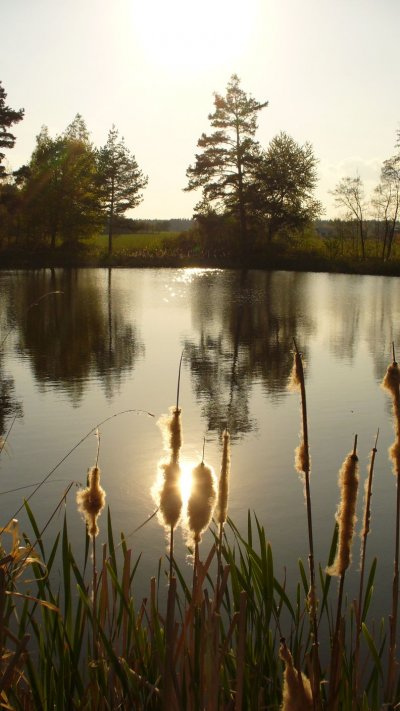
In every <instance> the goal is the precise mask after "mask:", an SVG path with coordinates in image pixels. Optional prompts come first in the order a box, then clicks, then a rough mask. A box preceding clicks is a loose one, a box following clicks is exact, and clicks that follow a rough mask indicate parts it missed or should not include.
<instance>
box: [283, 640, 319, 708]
mask: <svg viewBox="0 0 400 711" xmlns="http://www.w3.org/2000/svg"><path fill="white" fill-rule="evenodd" d="M279 656H280V658H281V659H282V660H283V662H284V663H285V671H284V673H283V691H282V706H281V709H282V711H311V710H312V709H313V699H312V691H311V684H310V680H309V679H307V677H306V676H305V675H304V674H303V673H302V672H299V671H297V669H295V666H294V664H293V657H292V655H291V653H290V650H289V649H288V647H287V646H286V641H285V640H284V639H283V638H282V639H281V644H280V647H279Z"/></svg>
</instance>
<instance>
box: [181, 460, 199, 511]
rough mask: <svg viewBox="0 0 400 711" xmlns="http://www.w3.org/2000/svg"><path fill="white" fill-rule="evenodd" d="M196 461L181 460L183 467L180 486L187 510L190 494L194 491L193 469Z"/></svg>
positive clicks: (184, 507) (184, 506) (183, 502)
mask: <svg viewBox="0 0 400 711" xmlns="http://www.w3.org/2000/svg"><path fill="white" fill-rule="evenodd" d="M194 466H195V465H194V463H193V462H191V461H189V460H185V459H182V461H181V462H180V467H181V479H180V488H181V496H182V504H183V507H182V508H183V510H184V511H186V508H187V502H188V501H189V496H190V494H191V491H192V483H193V482H192V471H193V469H194Z"/></svg>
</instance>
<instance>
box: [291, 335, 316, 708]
mask: <svg viewBox="0 0 400 711" xmlns="http://www.w3.org/2000/svg"><path fill="white" fill-rule="evenodd" d="M293 343H294V347H295V358H296V371H297V375H298V379H299V385H300V395H301V413H302V424H303V445H304V452H305V457H304V484H305V495H306V508H307V528H308V545H309V556H308V562H309V569H310V593H311V594H310V603H311V610H310V616H311V628H312V636H313V640H314V641H313V675H312V683H313V705H314V709H315V710H316V711H318V710H319V709H320V708H321V693H320V679H321V671H320V662H319V651H318V648H319V642H318V622H317V603H316V595H315V564H314V539H313V525H312V510H311V490H310V456H309V441H308V419H307V400H306V387H305V380H304V370H303V362H302V359H301V355H300V353H299V350H298V348H297V344H296V341H295V340H294V339H293Z"/></svg>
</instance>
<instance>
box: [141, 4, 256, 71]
mask: <svg viewBox="0 0 400 711" xmlns="http://www.w3.org/2000/svg"><path fill="white" fill-rule="evenodd" d="M254 7H255V3H254V2H253V1H252V0H249V1H248V3H247V4H246V6H244V5H243V3H242V2H241V1H239V0H217V2H216V1H215V0H202V2H201V3H195V2H193V1H191V0H168V2H166V0H152V1H150V2H143V0H134V2H133V3H132V22H133V29H134V33H135V38H134V41H135V42H137V43H138V44H139V45H140V46H141V48H142V51H143V53H144V55H145V57H146V60H147V61H149V62H152V63H154V64H155V65H157V66H158V67H160V68H165V69H166V70H167V71H168V70H172V69H173V70H175V71H176V73H177V74H178V75H180V76H187V75H188V74H190V73H191V72H193V71H194V70H204V69H207V68H208V69H209V68H211V67H213V68H215V67H216V66H218V65H221V66H227V67H229V69H230V70H232V65H233V64H234V62H235V60H237V59H238V58H239V57H240V56H241V55H242V54H243V53H245V52H246V51H247V50H248V47H249V42H250V29H251V26H252V25H254V24H255V21H256V20H255V9H254Z"/></svg>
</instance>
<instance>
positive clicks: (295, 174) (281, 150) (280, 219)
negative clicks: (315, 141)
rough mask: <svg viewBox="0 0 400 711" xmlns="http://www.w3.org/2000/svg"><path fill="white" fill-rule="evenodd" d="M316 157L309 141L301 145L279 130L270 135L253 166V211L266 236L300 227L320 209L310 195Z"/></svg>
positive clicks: (318, 204) (313, 188)
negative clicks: (265, 148)
mask: <svg viewBox="0 0 400 711" xmlns="http://www.w3.org/2000/svg"><path fill="white" fill-rule="evenodd" d="M316 168H317V159H316V158H315V156H314V151H313V148H312V146H311V144H310V143H305V144H304V145H303V146H301V145H299V144H298V143H296V141H295V140H294V139H293V138H292V137H291V136H288V134H287V133H284V132H281V133H280V134H278V135H277V136H275V138H273V139H272V141H271V143H270V144H269V147H268V149H267V150H266V151H265V153H263V155H262V157H261V159H260V161H259V162H258V164H257V166H256V170H255V176H254V183H253V186H252V187H253V191H254V201H253V212H254V214H255V215H257V216H258V218H259V221H261V223H262V225H263V226H265V227H266V229H267V235H268V240H269V241H271V240H272V238H273V237H274V235H275V234H277V233H278V232H280V231H282V230H284V229H286V230H299V229H302V228H304V227H305V226H306V225H307V224H309V223H310V222H311V221H312V220H314V219H315V218H316V217H317V216H318V214H320V212H321V211H322V206H321V203H320V202H318V200H316V199H315V197H314V194H313V193H314V190H315V187H316V184H317V169H316Z"/></svg>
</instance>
